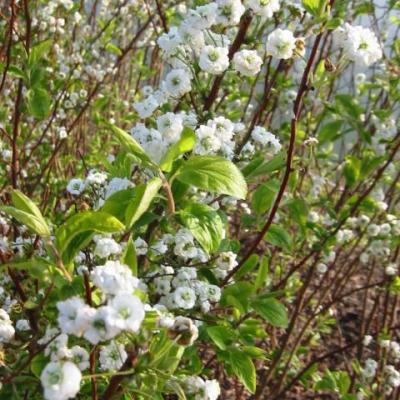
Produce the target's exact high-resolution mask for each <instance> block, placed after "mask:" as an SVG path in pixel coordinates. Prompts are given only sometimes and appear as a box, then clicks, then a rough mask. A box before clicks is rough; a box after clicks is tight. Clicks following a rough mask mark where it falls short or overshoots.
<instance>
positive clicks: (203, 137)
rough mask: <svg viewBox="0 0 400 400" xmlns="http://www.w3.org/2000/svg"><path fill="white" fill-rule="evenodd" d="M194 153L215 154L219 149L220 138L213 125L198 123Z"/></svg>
mask: <svg viewBox="0 0 400 400" xmlns="http://www.w3.org/2000/svg"><path fill="white" fill-rule="evenodd" d="M195 133H196V138H197V140H196V145H195V147H194V152H195V153H196V154H201V155H203V154H215V153H216V152H217V151H219V150H220V149H221V140H220V139H219V138H218V137H217V135H216V130H215V125H213V126H207V125H200V126H199V127H198V128H197V129H196V131H195Z"/></svg>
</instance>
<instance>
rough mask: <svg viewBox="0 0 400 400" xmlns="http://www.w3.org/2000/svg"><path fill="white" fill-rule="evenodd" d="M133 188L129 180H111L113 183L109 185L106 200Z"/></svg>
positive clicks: (117, 178) (116, 178) (115, 178)
mask: <svg viewBox="0 0 400 400" xmlns="http://www.w3.org/2000/svg"><path fill="white" fill-rule="evenodd" d="M131 186H132V183H131V182H130V181H129V179H128V178H119V177H114V178H112V179H111V181H110V182H109V183H108V185H107V188H106V193H105V198H106V199H108V198H109V197H110V196H111V195H112V194H114V193H115V192H119V191H120V190H125V189H128V188H129V187H131Z"/></svg>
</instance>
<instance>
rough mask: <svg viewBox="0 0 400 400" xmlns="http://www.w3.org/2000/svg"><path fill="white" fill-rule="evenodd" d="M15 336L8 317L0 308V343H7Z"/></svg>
mask: <svg viewBox="0 0 400 400" xmlns="http://www.w3.org/2000/svg"><path fill="white" fill-rule="evenodd" d="M14 334H15V329H14V327H13V326H12V322H11V319H10V316H9V315H8V314H7V312H6V311H4V310H3V309H2V308H0V343H4V342H9V341H10V340H11V339H12V338H13V337H14Z"/></svg>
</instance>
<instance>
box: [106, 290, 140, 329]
mask: <svg viewBox="0 0 400 400" xmlns="http://www.w3.org/2000/svg"><path fill="white" fill-rule="evenodd" d="M110 306H111V307H112V308H113V309H114V311H115V314H116V315H115V316H114V324H115V326H117V327H118V328H119V329H121V330H124V331H129V332H137V331H138V330H139V328H140V325H141V323H142V321H143V319H144V315H145V312H144V308H143V304H142V302H141V301H140V299H139V298H138V297H136V296H134V295H132V294H130V293H120V294H118V295H117V296H115V297H114V298H113V299H112V300H111V301H110Z"/></svg>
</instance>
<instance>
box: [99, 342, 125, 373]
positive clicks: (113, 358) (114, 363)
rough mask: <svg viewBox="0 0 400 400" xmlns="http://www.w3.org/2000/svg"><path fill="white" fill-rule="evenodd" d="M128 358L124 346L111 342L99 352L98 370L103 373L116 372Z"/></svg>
mask: <svg viewBox="0 0 400 400" xmlns="http://www.w3.org/2000/svg"><path fill="white" fill-rule="evenodd" d="M127 358H128V354H127V353H126V351H125V347H124V345H122V344H120V343H116V342H115V341H111V342H110V344H109V345H107V346H104V347H102V349H101V350H100V355H99V360H100V368H101V369H102V370H103V371H118V370H119V369H120V368H121V367H122V366H123V364H124V362H125V361H126V359H127Z"/></svg>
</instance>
